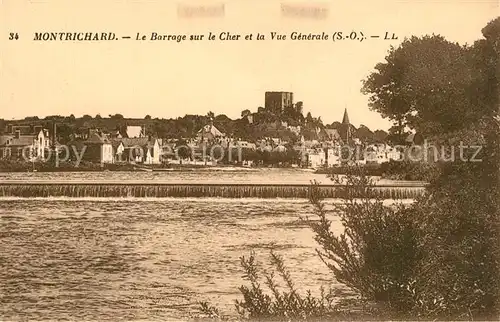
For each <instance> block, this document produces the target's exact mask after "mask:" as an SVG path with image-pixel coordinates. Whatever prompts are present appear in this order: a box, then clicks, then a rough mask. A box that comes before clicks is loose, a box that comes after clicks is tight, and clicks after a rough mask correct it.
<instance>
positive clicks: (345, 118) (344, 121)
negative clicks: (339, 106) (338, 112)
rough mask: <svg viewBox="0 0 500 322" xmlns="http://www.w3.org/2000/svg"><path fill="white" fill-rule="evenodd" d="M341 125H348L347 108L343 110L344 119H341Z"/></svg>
mask: <svg viewBox="0 0 500 322" xmlns="http://www.w3.org/2000/svg"><path fill="white" fill-rule="evenodd" d="M342 124H350V123H349V115H347V108H346V109H345V110H344V117H343V118H342Z"/></svg>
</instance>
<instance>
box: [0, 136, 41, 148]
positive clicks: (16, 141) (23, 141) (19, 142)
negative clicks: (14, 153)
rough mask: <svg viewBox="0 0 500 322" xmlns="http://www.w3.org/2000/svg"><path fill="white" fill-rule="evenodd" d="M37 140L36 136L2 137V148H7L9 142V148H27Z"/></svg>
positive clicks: (0, 140) (0, 137) (0, 143)
mask: <svg viewBox="0 0 500 322" xmlns="http://www.w3.org/2000/svg"><path fill="white" fill-rule="evenodd" d="M35 139H36V135H21V136H20V137H19V138H15V137H14V136H13V135H0V146H7V140H9V141H10V143H9V145H8V146H27V145H32V144H33V143H34V141H35Z"/></svg>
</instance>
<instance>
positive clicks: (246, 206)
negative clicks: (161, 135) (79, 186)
mask: <svg viewBox="0 0 500 322" xmlns="http://www.w3.org/2000/svg"><path fill="white" fill-rule="evenodd" d="M199 172H202V171H198V173H197V174H196V175H197V176H199ZM252 173H253V172H252ZM266 173H267V180H265V182H271V183H273V182H276V181H275V180H278V179H277V178H280V177H281V178H282V179H281V180H278V181H277V182H281V181H287V180H288V181H287V182H299V181H301V180H302V181H303V182H308V180H310V178H311V177H314V176H311V173H308V172H296V174H297V173H300V174H298V175H296V176H292V175H290V172H284V173H279V172H277V171H275V172H273V171H269V172H266ZM203 174H204V175H205V176H203V177H202V178H204V179H203V180H210V181H217V182H222V181H221V180H229V179H231V178H232V179H234V180H233V181H232V182H235V181H238V180H246V182H249V181H250V183H252V182H255V181H258V180H264V179H263V178H262V175H263V173H262V172H257V173H256V174H254V175H253V174H250V172H248V173H244V172H238V171H235V172H233V173H229V172H223V171H220V172H212V171H205V172H204V173H203ZM28 176H31V177H28ZM127 176H128V177H127ZM155 176H157V175H156V174H155V173H142V172H141V173H119V172H113V173H79V174H68V173H50V174H46V173H30V174H5V173H4V174H2V175H1V176H0V179H23V180H38V179H40V180H47V179H48V178H52V179H54V178H56V179H58V180H63V179H64V180H82V179H89V178H90V179H99V180H103V179H108V178H111V179H110V180H117V179H118V178H122V179H123V180H130V179H134V180H137V179H138V177H139V179H141V180H148V178H149V179H150V180H154V178H155ZM158 176H159V177H160V178H161V179H162V180H165V177H166V178H167V179H172V180H181V179H184V180H190V179H186V178H192V180H195V177H196V176H195V174H194V173H191V172H189V173H187V174H178V173H175V174H174V173H160V174H159V175H158ZM169 176H170V177H169ZM151 178H153V179H151ZM207 178H208V179H207ZM221 178H222V179H221ZM245 178H246V179H245ZM273 178H274V179H273ZM283 178H285V179H283ZM323 178H326V176H323ZM193 182H194V181H193ZM203 182H205V181H203ZM331 202H333V201H331ZM311 215H312V216H314V214H313V209H312V206H311V205H310V204H309V203H308V202H307V201H306V200H289V199H286V200H285V199H273V200H265V201H263V200H259V199H217V198H192V199H175V198H169V199H162V198H135V199H134V198H116V199H109V198H99V199H98V198H45V199H44V198H24V199H17V198H0V223H1V225H0V249H1V250H2V251H1V252H0V320H19V319H22V320H25V319H29V320H61V319H65V320H99V321H103V320H121V319H126V320H149V321H151V320H158V321H165V320H179V319H188V318H192V317H193V316H196V314H197V313H198V309H199V302H200V301H208V302H211V303H213V304H216V305H217V306H219V307H220V308H221V309H222V311H223V312H225V313H230V314H234V300H236V299H241V296H240V294H239V291H238V287H239V286H240V285H242V284H245V281H244V280H243V279H242V273H243V271H242V269H241V267H240V264H239V258H240V256H243V255H245V256H246V255H249V254H250V252H251V251H255V252H256V254H257V259H258V261H259V262H260V263H261V264H262V265H264V268H266V269H268V268H269V266H268V263H269V260H268V256H269V251H270V250H271V249H275V251H276V252H277V253H279V254H281V255H283V256H284V259H285V263H286V265H287V266H288V267H289V269H290V271H291V274H292V277H293V278H294V280H295V281H296V284H297V286H298V287H299V288H301V289H311V290H312V291H313V293H317V291H318V290H319V288H320V287H321V286H325V287H326V288H328V287H334V288H339V289H343V287H342V285H339V284H338V283H336V282H335V281H334V280H333V278H332V276H331V274H330V273H329V272H328V270H327V269H326V267H325V265H324V264H323V263H322V262H321V261H320V260H319V258H318V257H317V255H316V254H315V248H316V246H317V245H316V243H315V241H314V240H313V235H312V232H311V231H310V229H309V228H308V227H307V226H306V225H305V224H304V223H303V222H301V220H300V217H303V216H311ZM329 217H330V219H331V220H332V222H333V225H332V229H333V230H334V231H335V232H337V233H339V232H341V231H342V225H341V224H340V222H339V218H338V217H337V216H336V215H335V214H334V213H331V214H330V215H329Z"/></svg>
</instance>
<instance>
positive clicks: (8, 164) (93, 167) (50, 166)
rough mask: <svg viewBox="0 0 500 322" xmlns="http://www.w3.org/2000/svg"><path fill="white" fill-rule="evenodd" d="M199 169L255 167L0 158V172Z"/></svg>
mask: <svg viewBox="0 0 500 322" xmlns="http://www.w3.org/2000/svg"><path fill="white" fill-rule="evenodd" d="M199 169H210V170H224V169H256V167H252V168H250V167H243V166H237V165H236V166H235V165H226V164H220V165H217V166H214V165H204V164H160V165H158V164H152V165H149V164H148V165H144V164H129V163H123V164H98V163H92V162H83V161H82V162H81V163H79V164H78V165H76V164H75V163H70V162H60V163H59V164H58V165H57V166H56V165H55V164H54V163H49V162H34V163H31V162H23V161H9V160H0V172H98V171H190V170H199Z"/></svg>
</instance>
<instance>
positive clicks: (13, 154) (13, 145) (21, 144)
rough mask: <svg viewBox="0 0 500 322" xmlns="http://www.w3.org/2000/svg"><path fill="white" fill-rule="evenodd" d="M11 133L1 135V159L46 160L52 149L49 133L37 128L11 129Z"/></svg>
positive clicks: (39, 127)
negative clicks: (48, 152) (47, 153)
mask: <svg viewBox="0 0 500 322" xmlns="http://www.w3.org/2000/svg"><path fill="white" fill-rule="evenodd" d="M10 129H11V130H12V131H11V133H6V134H4V135H0V158H6V159H10V158H14V159H21V158H24V159H28V160H34V159H45V157H46V152H47V151H48V150H49V149H50V136H49V131H48V130H46V129H43V128H42V127H41V126H37V127H35V128H34V129H31V130H30V128H29V127H28V126H27V127H24V128H22V129H21V128H19V127H18V128H14V127H11V128H10Z"/></svg>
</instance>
